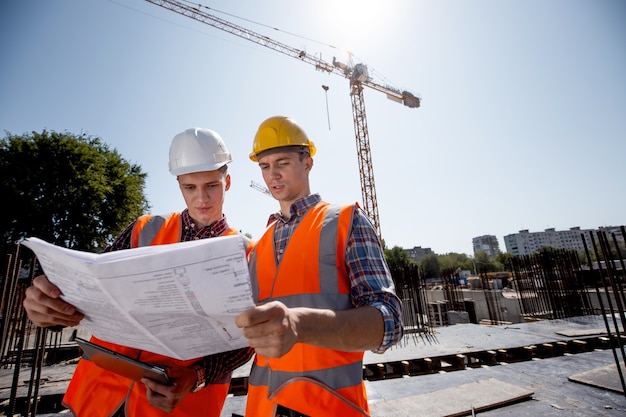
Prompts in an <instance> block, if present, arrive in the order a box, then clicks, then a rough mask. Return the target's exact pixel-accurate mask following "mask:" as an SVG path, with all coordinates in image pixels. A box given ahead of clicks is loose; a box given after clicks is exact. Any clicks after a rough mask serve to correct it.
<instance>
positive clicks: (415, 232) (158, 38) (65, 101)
mask: <svg viewBox="0 0 626 417" xmlns="http://www.w3.org/2000/svg"><path fill="white" fill-rule="evenodd" d="M202 4H203V5H206V6H209V7H210V8H211V9H212V10H213V13H214V14H215V15H216V16H218V17H221V18H224V19H227V20H230V21H232V22H234V23H236V24H238V25H241V26H244V27H246V28H249V29H252V30H254V31H257V32H260V33H262V34H265V35H267V36H270V37H272V38H273V39H276V40H278V41H280V42H283V43H285V44H288V45H290V46H293V47H296V48H300V49H305V50H306V51H307V53H310V54H317V56H321V58H322V59H324V60H327V61H328V62H331V61H332V58H333V56H336V57H337V58H338V59H340V60H344V61H345V60H347V52H346V51H350V52H351V53H352V54H353V56H354V58H353V59H354V62H363V63H365V64H367V65H368V68H369V70H370V75H372V76H373V77H374V80H375V81H378V82H381V83H388V84H391V85H394V86H395V87H398V88H400V89H406V90H409V91H411V92H413V93H414V94H418V95H420V96H421V97H422V107H421V108H419V109H409V108H406V107H404V106H402V105H400V104H397V103H395V102H393V101H390V100H388V99H387V98H386V97H385V95H384V94H382V93H380V92H377V91H374V90H371V89H366V90H365V108H366V114H367V123H368V129H369V138H370V142H371V154H372V163H373V171H374V178H375V185H376V194H377V198H378V209H379V217H380V225H381V230H382V235H383V238H384V239H385V241H386V244H387V246H388V247H393V246H401V247H404V248H412V247H414V246H422V247H430V248H432V249H433V251H435V252H436V253H440V254H443V253H448V252H461V253H467V254H472V246H471V241H472V238H473V237H475V236H480V235H484V234H490V235H495V236H497V237H498V239H499V240H500V245H501V246H502V249H504V242H503V236H505V235H507V234H511V233H516V232H518V231H519V230H522V229H528V230H529V231H531V232H535V231H542V230H544V229H546V228H551V227H553V228H556V229H557V230H566V229H569V228H570V227H574V226H580V227H581V228H596V227H599V226H611V225H622V224H625V223H626V216H625V215H624V213H625V211H624V207H626V192H625V186H624V178H625V177H626V169H625V168H626V164H625V161H626V159H625V156H626V104H625V98H626V48H625V47H624V40H625V39H626V23H625V22H626V2H624V1H621V0H598V1H596V0H547V1H546V0H524V1H521V0H509V1H500V0H463V1H461V0H441V1H419V0H386V1H367V0H361V1H348V0H342V1H336V0H316V1H312V0H302V1H298V2H294V1H288V0H264V1H263V2H259V1H253V0H230V1H227V0H217V1H207V2H205V3H202ZM222 12H226V13H228V14H223V13H222ZM239 18H244V19H246V20H242V19H239ZM258 23H260V24H262V25H259V24H258ZM268 27H269V28H276V29H269V28H268ZM294 35H298V36H294ZM0 56H2V65H1V66H0V131H2V134H3V136H4V133H5V132H9V133H12V134H22V133H26V132H31V131H41V130H43V129H47V130H50V131H59V132H63V131H67V132H71V133H86V134H88V135H92V136H98V137H100V138H102V139H103V140H104V141H105V142H106V143H107V144H109V145H110V146H111V147H112V148H115V149H117V150H118V151H119V152H120V153H121V155H122V156H123V157H124V158H126V159H127V160H129V161H131V162H133V163H137V164H139V165H141V166H142V167H143V170H144V171H145V172H147V173H148V180H147V186H146V190H145V191H146V195H147V197H148V199H149V201H150V203H151V205H152V211H153V212H156V213H167V212H170V211H178V210H181V209H182V208H184V201H183V199H182V197H181V196H180V192H179V191H178V188H177V184H176V181H175V179H174V177H173V176H171V175H170V174H169V172H168V170H167V156H168V150H169V145H170V141H171V139H172V137H173V136H174V135H176V134H177V133H179V132H182V131H183V130H185V129H187V128H189V127H206V128H211V129H214V130H216V131H218V132H219V133H220V134H221V135H222V136H223V137H224V139H225V140H226V142H227V144H228V146H229V148H230V151H231V153H232V154H233V156H234V159H235V160H234V162H233V163H232V164H231V168H230V171H231V175H232V179H233V186H232V188H231V190H230V191H228V194H227V202H226V205H225V214H226V215H227V217H228V219H229V221H230V223H231V224H232V225H234V226H235V227H237V228H239V229H241V230H242V231H243V232H246V233H250V234H252V235H253V237H257V238H258V237H260V235H261V233H262V232H263V230H264V226H265V222H266V220H267V216H268V215H269V214H270V213H271V212H273V211H276V210H277V209H278V204H277V203H276V202H275V201H274V200H273V199H272V198H271V197H268V196H266V195H265V194H262V193H260V192H259V191H257V190H255V189H253V188H251V187H250V183H251V181H255V182H258V183H262V182H263V181H262V178H261V175H260V172H259V168H258V167H257V166H256V165H255V164H254V163H252V162H251V161H250V160H249V159H248V154H249V152H250V150H251V146H252V138H253V136H254V133H255V131H256V128H257V127H258V125H259V124H260V123H261V122H262V121H263V120H264V119H266V118H267V117H270V116H274V115H279V114H283V115H288V116H291V117H293V118H294V119H296V120H297V121H298V122H299V123H300V124H301V125H302V126H303V128H304V129H305V130H306V131H307V133H308V135H309V136H310V138H311V139H312V140H313V141H314V142H315V144H316V145H317V148H318V154H317V155H316V157H315V166H314V168H313V171H312V177H311V178H312V190H313V191H314V192H319V193H320V194H321V195H322V197H323V198H324V199H326V200H328V201H331V202H336V203H351V202H355V201H359V202H360V201H361V189H360V181H359V170H358V164H357V156H356V143H355V138H354V124H353V119H352V108H351V103H350V96H349V83H348V81H347V80H346V79H344V78H342V77H339V76H337V75H328V74H324V73H321V72H318V71H316V70H315V69H314V68H313V67H312V66H310V65H308V64H305V63H302V62H299V61H298V60H296V59H294V58H291V57H287V56H284V55H281V54H279V53H277V52H275V51H272V50H269V49H267V48H264V47H262V46H260V45H257V44H254V43H252V42H249V41H245V40H243V39H239V38H237V37H235V36H233V35H230V34H228V33H226V32H222V31H220V30H218V29H215V28H212V27H210V26H207V25H204V24H201V23H199V22H196V21H194V20H192V19H190V18H187V17H183V16H181V15H178V14H176V13H174V12H172V11H168V10H165V9H162V8H161V7H158V6H156V5H153V4H150V3H148V2H146V1H143V0H81V1H77V0H57V1H49V0H26V1H4V2H2V3H1V4H0ZM322 85H327V86H329V90H328V92H327V93H326V92H325V91H324V90H323V89H322V87H321V86H322ZM326 100H327V101H328V106H327V104H326V103H327V101H326ZM329 121H330V123H329ZM329 124H330V128H329Z"/></svg>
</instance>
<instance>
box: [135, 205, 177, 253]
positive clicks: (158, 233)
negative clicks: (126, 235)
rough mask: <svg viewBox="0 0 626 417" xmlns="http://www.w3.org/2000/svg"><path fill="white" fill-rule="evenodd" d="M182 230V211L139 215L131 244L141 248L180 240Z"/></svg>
mask: <svg viewBox="0 0 626 417" xmlns="http://www.w3.org/2000/svg"><path fill="white" fill-rule="evenodd" d="M182 230H183V220H182V218H181V217H180V213H170V214H166V215H163V214H158V215H151V214H146V215H144V216H141V217H139V218H138V219H137V221H136V222H135V227H133V233H132V239H131V245H130V246H131V247H132V248H140V247H143V246H150V245H161V244H164V243H176V242H180V239H181V237H182Z"/></svg>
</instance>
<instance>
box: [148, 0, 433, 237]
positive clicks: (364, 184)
mask: <svg viewBox="0 0 626 417" xmlns="http://www.w3.org/2000/svg"><path fill="white" fill-rule="evenodd" d="M146 1H148V2H150V3H152V4H155V5H157V6H161V7H163V8H165V9H168V10H171V11H173V12H176V13H178V14H181V15H183V16H187V17H189V18H191V19H194V20H197V21H199V22H201V23H204V24H207V25H209V26H213V27H214V28H217V29H220V30H223V31H225V32H228V33H230V34H232V35H235V36H238V37H240V38H242V39H245V40H248V41H251V42H254V43H257V44H259V45H261V46H264V47H266V48H269V49H272V50H274V51H277V52H280V53H282V54H284V55H287V56H290V57H292V58H296V59H299V60H300V61H302V62H305V63H307V64H310V65H313V66H314V67H315V69H317V70H320V71H324V72H327V73H329V74H336V75H340V76H342V77H344V78H346V79H348V80H349V81H350V96H351V101H352V116H353V121H354V133H355V137H356V145H357V157H358V158H357V159H358V163H359V172H360V178H361V196H362V198H363V206H364V207H363V210H364V211H365V213H367V215H368V216H369V217H370V219H371V220H372V223H373V224H374V227H375V229H376V232H377V233H378V236H379V237H381V238H382V234H381V230H380V222H379V218H378V201H377V198H376V186H375V184H374V170H373V167H372V155H371V151H370V140H369V133H368V130H367V118H366V115H365V104H364V95H363V87H364V86H365V87H368V88H371V89H373V90H376V91H380V92H382V93H385V94H386V95H387V98H389V99H391V100H393V101H396V102H399V103H403V104H404V105H405V106H407V107H410V108H417V107H419V106H420V103H421V99H420V98H419V97H416V96H415V95H413V94H411V93H410V92H408V91H401V90H399V89H397V88H394V87H392V86H389V85H383V84H379V83H377V82H375V81H373V80H372V79H371V78H370V77H369V74H368V71H367V66H366V65H365V64H362V63H358V64H356V65H354V66H353V65H351V63H350V65H347V64H345V63H342V62H339V61H336V60H335V58H333V62H332V63H328V62H326V61H324V60H322V59H320V58H317V57H316V56H314V55H309V54H307V52H306V51H304V50H302V49H297V48H293V47H291V46H289V45H286V44H283V43H281V42H278V41H276V40H274V39H272V38H270V37H268V36H265V35H261V34H259V33H256V32H254V31H252V30H249V29H246V28H244V27H241V26H239V25H236V24H234V23H232V22H229V21H227V20H224V19H220V18H218V17H216V16H214V15H212V14H209V13H207V12H206V11H204V10H200V8H199V7H195V5H190V4H191V3H190V4H186V3H185V2H182V1H178V0H146ZM207 9H208V8H207Z"/></svg>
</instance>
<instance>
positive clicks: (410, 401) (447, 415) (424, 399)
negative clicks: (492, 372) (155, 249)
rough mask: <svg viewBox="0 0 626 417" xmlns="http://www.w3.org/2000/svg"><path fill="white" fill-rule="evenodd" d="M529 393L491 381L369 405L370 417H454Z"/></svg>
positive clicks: (512, 400) (500, 382) (526, 395)
mask: <svg viewBox="0 0 626 417" xmlns="http://www.w3.org/2000/svg"><path fill="white" fill-rule="evenodd" d="M533 394H534V392H533V391H529V390H528V389H526V388H522V387H518V386H516V385H512V384H509V383H507V382H503V381H500V380H498V379H495V378H488V379H484V380H480V381H476V382H472V383H469V384H463V385H460V386H457V387H453V388H446V389H442V390H439V391H434V392H429V393H426V394H419V395H413V396H410V397H404V398H398V399H395V400H387V401H379V402H376V403H373V404H370V410H371V415H372V417H413V416H420V417H457V416H463V415H468V414H469V415H471V414H472V409H473V411H474V412H475V413H477V412H480V411H485V410H488V409H491V408H496V407H499V406H502V405H505V404H509V403H513V402H517V401H521V400H523V399H528V398H530V396H531V395H533Z"/></svg>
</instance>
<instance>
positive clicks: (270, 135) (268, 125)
mask: <svg viewBox="0 0 626 417" xmlns="http://www.w3.org/2000/svg"><path fill="white" fill-rule="evenodd" d="M286 146H306V147H307V148H308V151H309V156H313V155H315V144H313V141H311V140H310V139H309V137H308V136H307V135H306V133H304V130H302V128H301V127H300V126H298V124H297V123H296V122H295V120H293V119H292V118H291V117H286V116H274V117H270V118H269V119H267V120H265V121H264V122H263V123H261V125H260V126H259V129H258V130H257V132H256V135H255V136H254V143H253V144H252V153H251V154H250V159H251V160H252V161H253V162H258V160H259V159H258V156H259V154H260V153H261V152H265V151H268V150H270V149H274V148H282V147H286Z"/></svg>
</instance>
